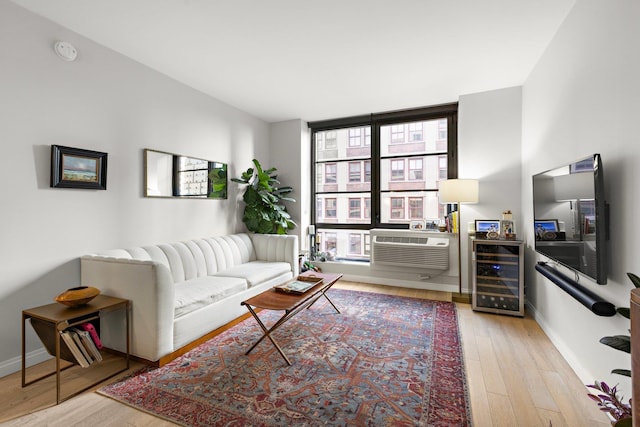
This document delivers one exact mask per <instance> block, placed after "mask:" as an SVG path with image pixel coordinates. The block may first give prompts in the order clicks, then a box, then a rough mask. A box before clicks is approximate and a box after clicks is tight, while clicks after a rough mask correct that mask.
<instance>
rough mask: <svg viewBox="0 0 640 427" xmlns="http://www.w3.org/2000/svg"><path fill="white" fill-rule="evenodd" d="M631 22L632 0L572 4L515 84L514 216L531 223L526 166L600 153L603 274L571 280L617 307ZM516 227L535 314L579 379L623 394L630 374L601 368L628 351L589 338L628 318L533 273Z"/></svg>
mask: <svg viewBox="0 0 640 427" xmlns="http://www.w3.org/2000/svg"><path fill="white" fill-rule="evenodd" d="M638 22H640V3H639V2H637V1H635V0H613V1H608V2H602V1H598V0H581V1H578V2H576V5H575V7H574V8H573V10H572V11H571V13H570V14H569V15H568V17H567V19H566V21H565V23H564V24H563V25H562V27H561V28H560V30H559V32H558V33H557V35H556V37H555V38H554V40H553V41H552V43H551V44H550V46H549V48H548V49H547V51H546V52H545V54H544V55H543V57H542V58H541V60H540V61H539V63H538V64H537V66H536V67H535V69H534V70H533V71H532V73H531V75H530V76H529V78H528V79H527V81H526V83H525V85H524V87H523V148H522V164H523V167H522V200H523V205H522V211H523V213H524V221H525V223H528V224H531V223H532V221H533V207H532V203H531V191H532V190H531V176H532V175H533V174H535V173H538V172H541V171H544V170H547V169H551V168H553V167H556V166H560V165H563V164H566V163H569V162H571V161H574V160H577V159H579V158H580V157H582V156H586V155H589V154H592V153H600V154H601V155H602V162H603V166H604V175H605V180H606V192H607V201H608V202H609V203H610V204H611V218H610V224H611V241H610V243H609V246H608V250H609V262H610V271H609V280H608V284H607V285H605V286H599V285H597V284H595V283H594V282H592V281H591V280H589V279H587V278H586V277H581V278H580V283H581V284H582V285H585V286H587V287H588V288H589V289H591V290H592V291H593V292H595V293H597V294H598V295H600V296H602V297H603V298H605V299H607V300H609V301H610V302H612V303H613V304H615V305H617V306H625V307H628V306H629V291H630V290H631V289H632V286H631V284H630V282H629V280H628V279H627V277H626V275H625V273H626V272H635V273H640V263H639V262H638V254H639V253H640V239H638V219H637V218H638V211H640V198H638V194H639V193H638V183H639V182H640V168H639V167H638V166H639V165H640V144H639V143H638V132H637V127H638V126H637V122H638V117H639V116H640V83H639V79H638V76H640V56H639V55H638V52H640V27H638ZM526 231H527V240H528V242H529V243H528V252H527V253H526V264H527V266H528V268H527V270H526V274H527V277H526V282H527V295H528V301H529V303H530V304H531V306H532V307H533V309H534V310H535V312H534V313H535V316H536V320H538V322H539V323H540V324H541V325H542V327H543V328H544V330H545V332H546V333H547V335H549V336H550V338H551V339H552V340H553V342H554V343H555V344H556V346H557V347H558V348H559V349H560V350H561V352H562V353H563V355H564V356H565V358H566V359H567V360H568V361H569V362H570V363H571V365H572V366H573V368H574V370H575V371H576V373H577V374H578V375H579V376H580V378H581V379H582V380H583V381H584V382H588V383H591V382H593V380H595V379H598V380H604V381H606V382H608V383H611V384H616V383H620V387H621V390H622V394H624V395H625V396H626V397H627V398H628V397H630V394H631V387H630V381H628V380H627V379H626V378H625V377H622V376H619V375H612V374H610V371H611V369H614V368H627V369H628V368H629V367H630V358H629V355H627V354H625V353H623V352H620V351H616V350H613V349H610V348H609V347H606V346H604V345H602V344H600V343H599V342H598V340H599V339H600V338H601V337H602V336H605V335H615V334H626V333H627V330H628V328H629V321H628V320H626V319H624V318H622V317H621V316H615V317H613V318H605V317H598V316H596V315H594V314H592V313H591V312H590V311H589V310H587V309H586V308H584V307H583V306H582V305H580V304H579V303H578V302H576V301H575V300H573V299H572V298H571V297H570V296H569V295H568V294H566V293H564V292H563V291H562V290H560V289H559V288H558V287H556V286H555V285H554V284H552V283H551V282H550V281H548V280H546V279H545V278H543V277H542V276H541V275H540V274H538V273H537V272H536V271H535V270H534V263H535V262H536V261H538V260H542V259H543V257H542V256H540V255H538V254H536V253H535V252H534V251H533V248H532V247H533V243H532V242H533V241H534V237H533V228H532V227H528V228H527V229H526ZM561 269H562V268H561ZM569 274H570V277H573V274H572V273H569Z"/></svg>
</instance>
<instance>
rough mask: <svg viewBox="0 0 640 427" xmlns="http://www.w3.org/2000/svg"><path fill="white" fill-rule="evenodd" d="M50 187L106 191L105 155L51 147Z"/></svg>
mask: <svg viewBox="0 0 640 427" xmlns="http://www.w3.org/2000/svg"><path fill="white" fill-rule="evenodd" d="M51 187H57V188H87V189H93V190H106V189H107V153H101V152H99V151H91V150H83V149H80V148H71V147H64V146H61V145H52V146H51Z"/></svg>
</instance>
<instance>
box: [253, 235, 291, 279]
mask: <svg viewBox="0 0 640 427" xmlns="http://www.w3.org/2000/svg"><path fill="white" fill-rule="evenodd" d="M249 236H250V237H251V241H252V242H253V248H254V250H255V253H256V258H257V259H258V260H261V261H280V262H288V263H289V264H291V271H292V273H293V277H297V276H298V272H299V271H300V268H299V267H300V266H299V264H298V236H296V235H287V234H250V235H249Z"/></svg>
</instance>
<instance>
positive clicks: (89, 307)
mask: <svg viewBox="0 0 640 427" xmlns="http://www.w3.org/2000/svg"><path fill="white" fill-rule="evenodd" d="M115 310H124V312H125V318H126V323H125V325H126V326H125V327H126V341H127V342H126V349H127V350H126V354H125V356H124V358H125V360H126V366H125V367H124V368H122V369H121V370H119V371H117V372H114V373H112V374H110V375H107V376H106V377H104V378H101V379H99V380H98V381H96V382H94V383H92V384H90V385H88V386H86V387H84V388H83V389H82V390H78V391H76V392H74V393H72V394H70V395H68V396H65V397H64V398H61V394H60V372H61V371H62V370H64V369H67V368H68V367H70V366H73V365H70V366H67V367H65V368H63V369H61V368H60V359H61V354H60V353H61V345H60V339H61V338H60V333H61V332H62V331H64V330H65V329H67V328H70V327H73V326H77V325H79V324H81V323H85V322H91V321H95V320H98V319H100V317H101V316H102V314H104V313H108V312H111V311H115ZM27 319H38V320H39V321H40V322H41V323H44V324H45V325H46V329H47V341H48V342H43V344H45V347H47V349H48V350H49V352H50V353H53V354H52V356H54V357H55V359H56V369H55V371H53V372H50V373H47V374H45V375H42V376H40V377H38V378H36V379H33V380H31V381H29V382H27V381H26V374H27V366H26V354H25V353H26V346H25V332H26V330H25V324H26V321H27ZM41 340H42V337H41ZM49 340H50V341H49ZM129 346H130V332H129V300H127V299H122V298H115V297H110V296H106V295H98V296H97V297H95V298H94V299H93V300H91V301H90V302H89V303H88V304H86V305H83V306H80V307H74V308H72V307H67V306H64V305H62V304H59V303H53V304H47V305H43V306H40V307H34V308H30V309H27V310H23V311H22V387H26V386H28V385H29V384H33V383H35V382H37V381H40V380H42V379H44V378H47V377H50V376H51V375H54V374H55V376H56V404H59V403H60V402H64V401H65V400H67V399H70V398H71V397H73V396H76V395H78V394H80V393H82V392H83V391H85V390H87V389H89V388H91V387H93V386H95V385H96V384H99V383H101V382H102V381H104V380H107V379H109V378H111V377H113V376H115V375H117V374H119V373H121V372H124V371H126V370H128V369H129V351H130V349H129ZM87 369H90V367H89V368H87Z"/></svg>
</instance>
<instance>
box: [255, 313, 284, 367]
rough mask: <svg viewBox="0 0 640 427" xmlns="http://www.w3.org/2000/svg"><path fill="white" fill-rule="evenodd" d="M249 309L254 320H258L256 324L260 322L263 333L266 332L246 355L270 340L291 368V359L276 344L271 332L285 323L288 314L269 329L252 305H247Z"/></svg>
mask: <svg viewBox="0 0 640 427" xmlns="http://www.w3.org/2000/svg"><path fill="white" fill-rule="evenodd" d="M246 307H247V309H249V312H250V313H251V315H252V316H253V318H254V319H256V322H258V325H260V328H262V331H263V332H264V335H262V336H261V337H260V339H259V340H258V341H256V343H255V344H253V345H252V346H251V348H250V349H249V350H247V352H246V353H245V355H247V354H249V353H251V351H252V350H253V349H254V348H256V346H257V345H258V344H260V343H261V342H262V340H263V339H265V337H266V338H269V340H270V341H271V343H272V344H273V346H274V347H275V348H276V350H278V353H280V355H281V356H282V357H283V358H284V360H285V361H286V362H287V365H289V366H291V362H290V361H289V358H288V357H287V355H286V354H284V351H282V349H281V348H280V346H279V345H278V343H277V342H276V340H274V339H273V337H272V336H271V332H273V331H275V330H276V328H277V327H278V326H280V325H281V324H282V323H284V322H283V320H284V319H285V318H286V317H287V315H288V314H285V315H284V316H282V318H281V319H280V320H278V321H277V322H276V323H275V324H274V325H273V326H272V327H271V329H267V327H266V326H265V325H264V323H262V321H261V320H260V318H259V317H258V314H257V313H256V312H255V311H254V310H253V308H251V306H250V305H246Z"/></svg>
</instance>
